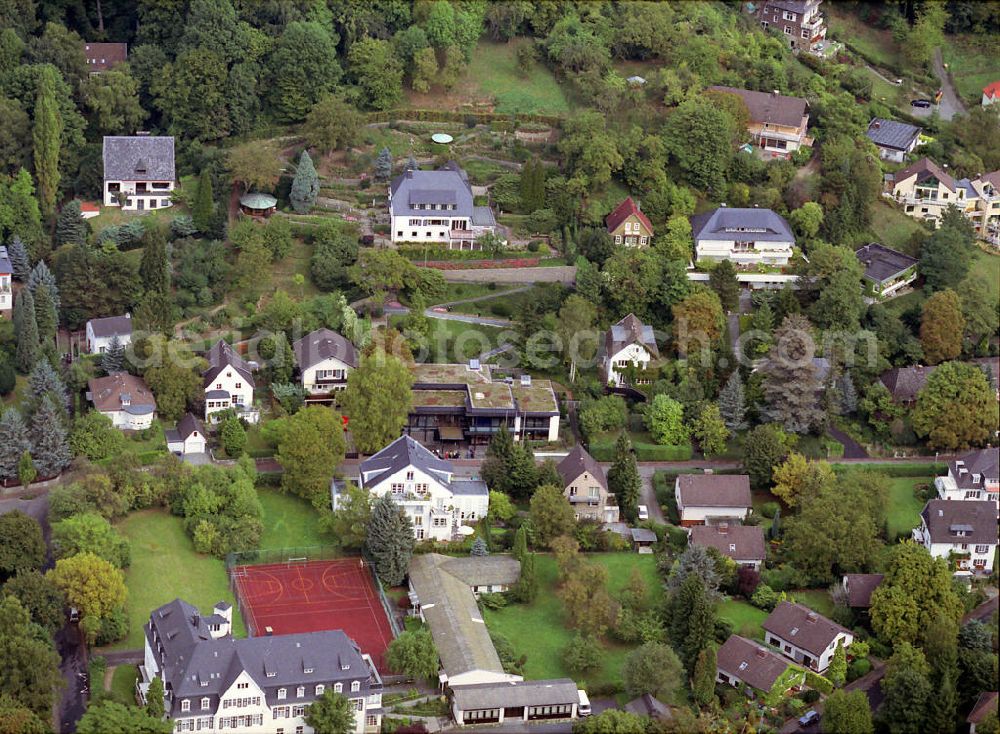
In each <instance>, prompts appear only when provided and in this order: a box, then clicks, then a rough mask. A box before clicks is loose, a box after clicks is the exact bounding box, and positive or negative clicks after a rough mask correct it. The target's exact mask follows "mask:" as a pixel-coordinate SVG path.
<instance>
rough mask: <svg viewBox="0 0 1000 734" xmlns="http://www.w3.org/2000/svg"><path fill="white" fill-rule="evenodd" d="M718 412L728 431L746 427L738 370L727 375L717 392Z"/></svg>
mask: <svg viewBox="0 0 1000 734" xmlns="http://www.w3.org/2000/svg"><path fill="white" fill-rule="evenodd" d="M719 414H720V415H721V416H722V421H723V422H724V423H725V424H726V428H728V429H729V430H730V431H739V430H742V429H744V428H746V427H747V422H746V414H747V404H746V397H745V396H744V393H743V380H742V379H740V373H739V370H736V371H734V372H733V374H731V375H730V376H729V379H728V380H727V381H726V385H725V387H723V388H722V391H721V392H720V393H719Z"/></svg>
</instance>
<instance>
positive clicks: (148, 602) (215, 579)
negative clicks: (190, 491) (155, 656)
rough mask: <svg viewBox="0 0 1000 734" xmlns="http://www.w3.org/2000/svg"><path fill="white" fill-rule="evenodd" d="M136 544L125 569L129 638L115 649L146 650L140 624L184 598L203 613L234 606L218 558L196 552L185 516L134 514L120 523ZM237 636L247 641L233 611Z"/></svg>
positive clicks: (237, 613)
mask: <svg viewBox="0 0 1000 734" xmlns="http://www.w3.org/2000/svg"><path fill="white" fill-rule="evenodd" d="M117 527H118V530H119V532H121V533H122V534H123V535H124V536H125V537H126V538H128V539H129V541H130V542H131V544H132V565H131V566H129V568H128V569H126V571H125V585H126V586H127V587H128V602H127V608H128V616H129V622H130V627H129V633H128V636H127V637H126V638H125V639H124V640H122V641H121V642H119V643H117V644H116V645H114V646H113V647H112V649H135V648H140V647H142V644H143V633H142V625H143V624H145V623H146V621H147V620H148V619H149V613H150V612H151V611H153V610H154V609H156V608H157V607H159V606H162V605H163V604H166V603H167V602H169V601H173V600H174V599H176V598H178V597H180V598H181V599H184V600H185V601H187V602H190V603H191V604H193V605H195V606H196V607H198V608H199V609H201V610H203V611H208V610H210V609H211V608H212V606H213V605H214V604H215V603H216V602H219V601H227V602H229V603H230V604H235V599H234V598H233V594H232V592H231V591H230V589H229V581H228V579H227V578H226V569H225V564H224V563H223V561H222V560H220V559H218V558H213V557H211V556H206V555H202V554H200V553H196V552H195V550H194V546H193V545H192V543H191V539H190V538H189V537H188V536H187V533H185V532H184V526H183V524H182V521H181V518H179V517H176V516H174V515H170V514H168V513H167V512H165V511H163V510H144V511H142V512H134V513H132V514H131V515H129V516H128V517H126V518H125V519H124V520H122V521H121V522H119V523H118V526H117ZM233 632H234V634H235V635H236V636H237V637H244V636H245V635H246V629H245V628H244V626H243V619H242V617H241V616H240V613H239V610H238V609H236V608H235V607H234V609H233Z"/></svg>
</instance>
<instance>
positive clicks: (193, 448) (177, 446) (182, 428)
mask: <svg viewBox="0 0 1000 734" xmlns="http://www.w3.org/2000/svg"><path fill="white" fill-rule="evenodd" d="M164 434H165V436H166V439H167V450H168V451H170V453H172V454H175V455H177V456H181V457H183V456H187V455H188V454H203V453H205V433H204V432H203V431H202V429H201V426H199V425H198V419H197V418H195V417H194V416H193V415H192V414H191V413H185V414H184V417H183V418H181V419H180V420H179V421H177V428H168V429H167V430H166V431H164Z"/></svg>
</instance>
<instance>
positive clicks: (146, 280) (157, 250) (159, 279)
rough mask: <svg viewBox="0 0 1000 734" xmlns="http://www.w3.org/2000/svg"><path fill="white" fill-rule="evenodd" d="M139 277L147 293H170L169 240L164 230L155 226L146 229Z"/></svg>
mask: <svg viewBox="0 0 1000 734" xmlns="http://www.w3.org/2000/svg"><path fill="white" fill-rule="evenodd" d="M139 277H140V278H141V279H142V285H143V287H144V288H145V289H146V291H147V292H148V291H152V292H154V293H168V292H169V291H170V263H169V262H168V260H167V238H166V234H165V233H164V231H163V229H162V228H161V227H157V226H156V225H155V224H154V225H151V226H149V227H146V231H145V232H144V233H143V235H142V259H141V260H140V261H139Z"/></svg>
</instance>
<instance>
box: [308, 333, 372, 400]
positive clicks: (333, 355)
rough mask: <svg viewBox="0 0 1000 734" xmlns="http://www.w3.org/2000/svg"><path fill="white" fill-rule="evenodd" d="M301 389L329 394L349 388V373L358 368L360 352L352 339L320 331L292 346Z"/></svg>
mask: <svg viewBox="0 0 1000 734" xmlns="http://www.w3.org/2000/svg"><path fill="white" fill-rule="evenodd" d="M292 351H293V352H294V353H295V364H296V366H297V367H298V369H299V376H300V378H301V381H302V387H303V389H304V390H305V391H306V392H307V393H327V392H331V391H334V390H341V389H343V388H345V387H346V386H347V373H348V371H349V370H352V369H357V366H358V352H357V350H356V349H355V348H354V345H353V344H351V342H350V340H349V339H347V338H346V337H344V336H341V335H340V334H338V333H337V332H336V331H333V330H332V329H317V330H316V331H313V332H310V333H308V334H306V335H305V336H304V337H302V338H301V339H296V340H295V343H294V344H292Z"/></svg>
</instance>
